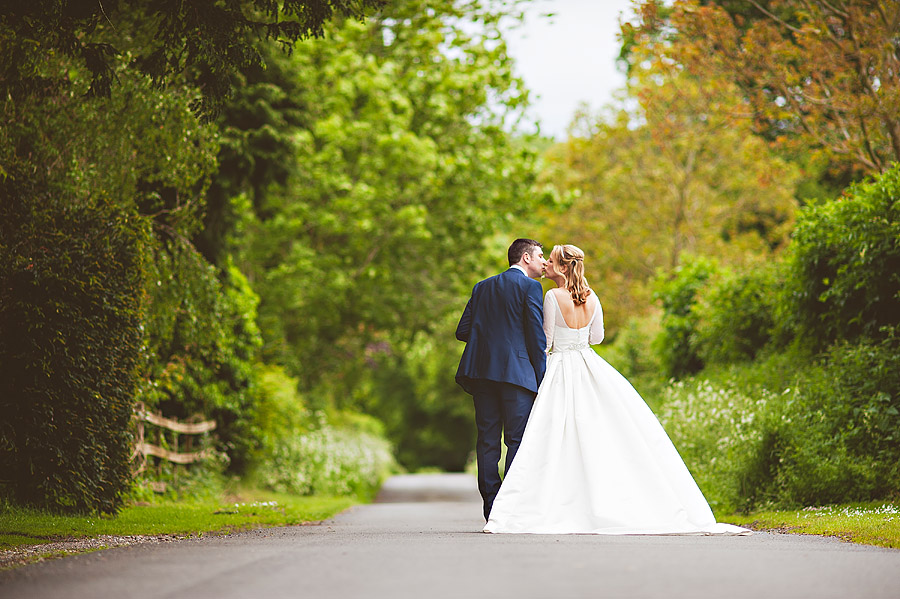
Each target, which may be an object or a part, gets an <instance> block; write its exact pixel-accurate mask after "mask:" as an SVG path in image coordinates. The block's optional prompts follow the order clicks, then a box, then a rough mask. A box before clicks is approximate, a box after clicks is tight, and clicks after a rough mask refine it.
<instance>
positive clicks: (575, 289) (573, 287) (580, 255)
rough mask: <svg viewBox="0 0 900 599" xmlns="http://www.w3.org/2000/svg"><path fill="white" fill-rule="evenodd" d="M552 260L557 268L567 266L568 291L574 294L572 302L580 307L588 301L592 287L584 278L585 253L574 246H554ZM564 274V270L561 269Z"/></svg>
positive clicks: (551, 253) (551, 254)
mask: <svg viewBox="0 0 900 599" xmlns="http://www.w3.org/2000/svg"><path fill="white" fill-rule="evenodd" d="M550 258H551V259H552V260H553V264H554V265H556V266H565V272H563V275H565V277H566V289H567V290H568V291H569V293H571V294H572V301H574V302H575V305H576V306H578V305H580V304H583V303H585V302H586V301H587V298H588V295H590V293H591V287H590V286H589V285H588V282H587V279H585V278H584V252H582V251H581V249H580V248H577V247H575V246H574V245H569V244H566V245H554V246H553V251H552V252H550ZM559 270H560V272H562V269H559Z"/></svg>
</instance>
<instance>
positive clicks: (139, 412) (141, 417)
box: [131, 403, 216, 476]
mask: <svg viewBox="0 0 900 599" xmlns="http://www.w3.org/2000/svg"><path fill="white" fill-rule="evenodd" d="M134 417H135V419H136V420H137V439H136V441H135V444H134V453H133V454H132V455H131V459H132V461H134V459H135V458H137V457H138V456H140V463H139V464H138V465H137V468H136V469H135V470H134V474H135V476H137V475H138V474H140V473H141V472H143V471H144V469H146V467H147V456H150V455H152V456H156V457H158V458H162V459H164V460H168V461H170V462H174V463H175V464H191V463H193V462H198V461H200V460H202V459H205V458H207V457H208V456H209V455H210V451H209V450H207V449H204V450H201V451H185V452H179V451H178V435H179V434H181V435H199V434H202V433H208V432H210V431H213V430H215V429H216V421H215V420H200V421H192V422H182V421H180V420H175V419H174V418H166V417H164V416H161V415H159V414H153V413H151V412H149V411H147V408H146V407H145V406H144V404H142V403H138V404H137V405H136V406H135V408H134ZM198 418H200V417H199V416H194V417H193V419H198ZM144 423H149V424H152V425H155V426H158V427H160V428H163V429H166V430H170V431H172V432H174V433H177V434H176V435H175V437H174V442H173V445H174V451H173V450H169V449H166V448H165V447H161V446H159V445H155V444H153V443H148V442H146V441H145V439H144V432H145V431H144ZM157 438H159V435H157ZM185 445H186V447H185V449H188V450H190V448H191V445H192V442H191V438H190V437H188V438H187V442H186V443H185Z"/></svg>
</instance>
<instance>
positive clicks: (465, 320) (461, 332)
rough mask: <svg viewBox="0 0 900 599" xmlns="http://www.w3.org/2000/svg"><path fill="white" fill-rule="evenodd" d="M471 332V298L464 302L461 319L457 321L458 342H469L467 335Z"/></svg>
mask: <svg viewBox="0 0 900 599" xmlns="http://www.w3.org/2000/svg"><path fill="white" fill-rule="evenodd" d="M471 330H472V298H471V297H470V298H469V301H468V302H466V309H465V310H463V313H462V318H460V319H459V324H458V325H456V338H457V339H459V340H460V341H465V342H466V343H468V342H469V333H470V332H471Z"/></svg>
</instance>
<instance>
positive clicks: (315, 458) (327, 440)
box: [256, 425, 395, 497]
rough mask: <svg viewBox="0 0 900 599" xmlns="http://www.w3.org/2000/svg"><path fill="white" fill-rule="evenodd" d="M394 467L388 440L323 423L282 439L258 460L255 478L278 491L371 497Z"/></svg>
mask: <svg viewBox="0 0 900 599" xmlns="http://www.w3.org/2000/svg"><path fill="white" fill-rule="evenodd" d="M394 468H395V462H394V458H393V455H392V454H391V448H390V444H389V443H388V442H387V441H386V440H385V439H384V438H382V437H376V436H374V435H372V434H369V433H365V432H360V431H355V430H352V429H338V428H334V427H332V426H330V425H323V426H321V427H320V428H318V429H316V430H314V431H311V432H308V433H303V434H299V435H296V436H292V437H288V438H285V439H282V440H281V442H280V443H278V445H276V446H275V447H273V448H271V450H270V453H269V454H268V455H267V456H266V460H265V461H264V462H262V463H260V465H259V467H258V469H257V471H256V477H257V480H259V481H260V482H261V483H262V484H263V485H265V486H266V487H267V488H269V489H272V490H273V491H278V492H284V493H297V494H300V495H313V494H319V495H350V494H352V495H359V496H363V497H370V496H372V495H373V494H374V493H375V491H377V490H378V488H379V486H380V485H381V482H382V481H383V480H384V478H385V476H387V474H388V473H390V472H391V471H392V470H394Z"/></svg>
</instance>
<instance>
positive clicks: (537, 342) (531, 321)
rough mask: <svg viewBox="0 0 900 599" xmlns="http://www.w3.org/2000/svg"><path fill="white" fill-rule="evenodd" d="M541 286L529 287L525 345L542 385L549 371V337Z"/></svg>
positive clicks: (530, 285) (531, 284) (538, 381)
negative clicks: (545, 328) (545, 324)
mask: <svg viewBox="0 0 900 599" xmlns="http://www.w3.org/2000/svg"><path fill="white" fill-rule="evenodd" d="M542 291H543V289H542V287H541V284H540V283H538V282H537V281H534V282H532V283H530V284H529V285H528V291H527V296H526V298H525V315H524V316H525V344H526V345H527V346H528V357H529V359H530V361H531V365H532V367H534V376H535V378H536V379H537V384H538V385H540V384H541V380H543V378H544V371H545V370H546V369H547V353H546V351H547V336H546V335H545V334H544V302H543V298H541V292H542Z"/></svg>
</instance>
